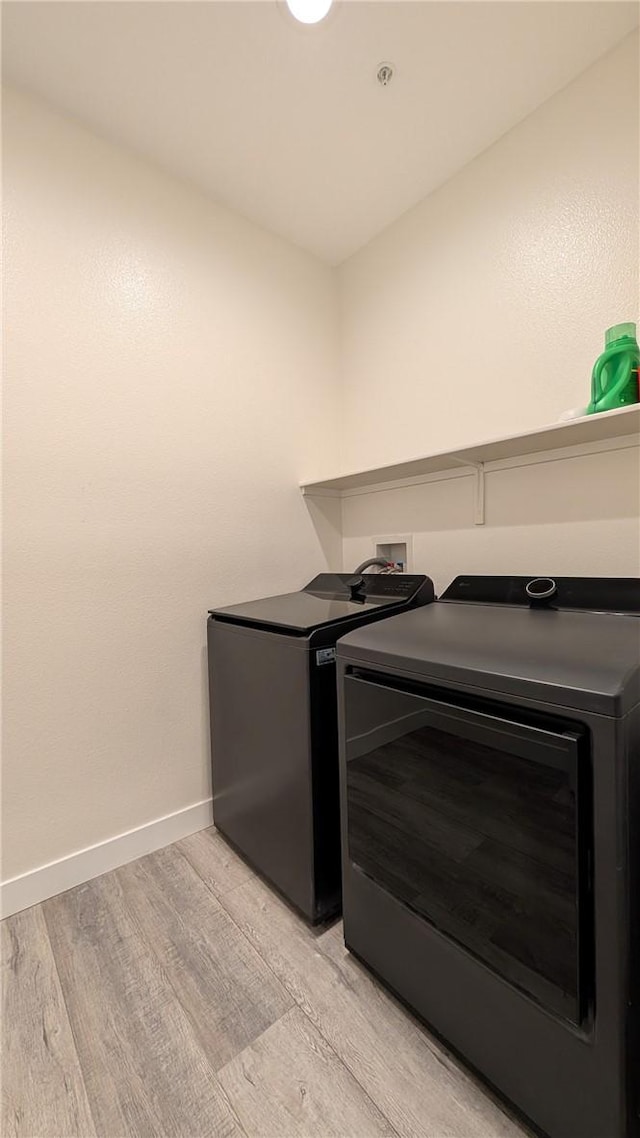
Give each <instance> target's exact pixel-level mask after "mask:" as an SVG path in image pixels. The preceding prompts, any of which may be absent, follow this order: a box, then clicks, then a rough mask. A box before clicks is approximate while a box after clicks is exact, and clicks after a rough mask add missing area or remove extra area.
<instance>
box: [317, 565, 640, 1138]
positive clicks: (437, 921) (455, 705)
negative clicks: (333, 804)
mask: <svg viewBox="0 0 640 1138" xmlns="http://www.w3.org/2000/svg"><path fill="white" fill-rule="evenodd" d="M639 613H640V582H639V581H638V580H636V579H624V580H602V579H589V578H557V579H556V580H555V581H554V580H551V579H548V578H544V579H540V578H538V579H534V580H532V579H530V578H526V577H522V578H518V577H515V578H514V577H458V578H457V579H456V580H455V581H454V582H453V584H452V585H451V586H450V587H449V588H448V589H447V590H446V592H445V593H444V595H443V597H442V598H441V599H440V601H438V602H437V603H436V604H433V605H429V606H428V607H426V608H423V609H420V610H418V611H416V612H409V613H406V614H403V615H400V616H398V617H394V618H393V619H391V620H388V621H385V622H384V623H383V624H380V625H378V626H376V627H373V628H363V629H358V630H357V631H356V632H352V633H349V634H348V635H347V636H345V637H344V638H343V639H341V640H340V642H339V644H338V684H339V708H340V768H341V795H342V827H343V843H342V844H343V858H344V862H343V911H344V927H345V940H346V943H347V946H348V947H349V948H350V949H351V950H352V951H353V952H355V953H356V954H357V955H358V956H359V957H360V958H361V959H362V960H364V961H365V962H366V963H367V964H368V965H369V966H370V967H371V968H373V969H374V970H375V972H376V973H378V975H379V976H380V977H382V978H383V979H384V980H385V981H386V982H387V983H388V984H389V985H390V986H391V987H392V988H393V989H394V990H395V991H396V992H397V993H398V994H399V995H400V996H401V997H402V998H403V999H404V1000H405V1001H407V1002H408V1003H409V1004H410V1005H411V1006H412V1007H413V1008H414V1009H415V1010H416V1011H417V1012H418V1013H419V1015H421V1016H422V1017H423V1018H424V1019H425V1020H426V1021H427V1022H428V1023H429V1024H430V1025H431V1026H432V1027H433V1028H435V1030H436V1031H437V1032H438V1033H439V1034H440V1035H441V1036H442V1037H444V1039H445V1040H446V1041H447V1042H448V1043H449V1044H450V1045H451V1046H452V1047H453V1048H454V1049H456V1050H457V1051H458V1052H459V1053H460V1054H461V1055H463V1056H464V1057H466V1059H467V1060H468V1061H469V1062H470V1063H471V1064H472V1065H473V1066H474V1067H475V1068H477V1070H478V1071H480V1072H481V1073H482V1074H483V1075H484V1076H485V1077H486V1078H487V1080H489V1081H490V1082H491V1083H492V1084H493V1085H494V1086H495V1087H496V1088H497V1089H498V1090H499V1091H501V1092H502V1093H503V1094H504V1095H505V1096H506V1097H507V1098H508V1099H509V1100H511V1102H512V1103H514V1104H515V1105H516V1106H517V1107H519V1108H520V1110H522V1111H523V1112H524V1113H525V1114H526V1115H527V1116H528V1117H529V1118H530V1119H532V1120H533V1121H534V1122H535V1123H536V1124H537V1126H538V1127H540V1128H541V1129H542V1130H543V1131H545V1132H546V1133H547V1134H549V1135H551V1136H552V1138H631V1136H634V1138H635V1136H637V1135H638V1134H640V1117H639V1111H640V849H639V844H640V620H639V619H638V614H639Z"/></svg>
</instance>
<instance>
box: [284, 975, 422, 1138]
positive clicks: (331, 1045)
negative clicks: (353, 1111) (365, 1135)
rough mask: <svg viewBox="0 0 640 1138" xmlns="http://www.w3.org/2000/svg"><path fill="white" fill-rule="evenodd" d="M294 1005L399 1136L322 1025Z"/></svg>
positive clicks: (298, 1005)
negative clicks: (327, 1035)
mask: <svg viewBox="0 0 640 1138" xmlns="http://www.w3.org/2000/svg"><path fill="white" fill-rule="evenodd" d="M323 955H324V954H323ZM296 1006H297V1007H298V1008H299V1009H300V1011H301V1012H302V1014H303V1016H304V1017H305V1019H306V1020H308V1022H309V1023H310V1024H311V1027H312V1028H313V1029H314V1030H315V1031H317V1032H318V1035H320V1036H322V1038H323V1040H324V1042H325V1043H326V1045H327V1047H328V1048H329V1050H330V1051H331V1053H332V1054H333V1055H334V1057H335V1059H336V1060H337V1062H338V1063H339V1064H340V1066H341V1067H344V1069H345V1071H347V1073H348V1074H349V1075H351V1078H352V1079H353V1081H354V1083H357V1085H358V1086H359V1088H360V1090H361V1091H362V1093H363V1095H364V1097H365V1098H366V1100H367V1102H370V1103H371V1105H372V1106H373V1107H374V1109H375V1110H377V1111H378V1112H379V1114H381V1115H382V1117H383V1118H384V1120H385V1122H386V1123H387V1125H388V1127H389V1130H390V1132H391V1133H392V1134H395V1135H396V1138H400V1131H399V1130H397V1129H396V1127H395V1126H394V1125H393V1123H392V1122H391V1120H390V1119H389V1117H388V1115H387V1114H386V1113H385V1111H384V1110H383V1109H382V1107H381V1106H380V1105H379V1103H377V1102H376V1100H375V1099H374V1098H373V1097H372V1096H371V1094H370V1093H369V1091H368V1090H366V1088H365V1087H364V1086H363V1085H362V1083H361V1081H360V1079H359V1078H358V1076H357V1075H356V1074H355V1072H354V1071H352V1070H351V1068H350V1066H349V1064H348V1063H347V1062H346V1060H345V1059H343V1058H342V1056H341V1055H338V1052H337V1051H336V1049H335V1047H334V1046H333V1044H332V1043H331V1041H330V1040H329V1039H327V1037H326V1035H325V1033H324V1031H323V1030H322V1027H321V1026H320V1025H319V1024H317V1023H314V1022H313V1020H312V1019H311V1016H310V1015H309V1014H308V1013H307V1012H306V1011H305V1009H304V1008H303V1007H302V1005H301V1004H299V1003H297V1001H296Z"/></svg>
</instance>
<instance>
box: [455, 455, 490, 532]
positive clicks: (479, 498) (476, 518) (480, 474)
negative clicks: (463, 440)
mask: <svg viewBox="0 0 640 1138" xmlns="http://www.w3.org/2000/svg"><path fill="white" fill-rule="evenodd" d="M450 458H451V461H452V462H457V463H458V464H459V465H460V466H470V467H471V469H472V470H474V471H475V480H474V481H475V488H474V495H473V498H474V503H473V524H474V526H483V525H484V473H485V471H484V462H470V461H469V459H468V458H458V457H457V455H454V454H452V455H450Z"/></svg>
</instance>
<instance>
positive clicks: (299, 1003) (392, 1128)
mask: <svg viewBox="0 0 640 1138" xmlns="http://www.w3.org/2000/svg"><path fill="white" fill-rule="evenodd" d="M205 884H206V882H205ZM242 884H246V882H242ZM236 888H238V889H239V888H241V886H240V885H239V886H237V887H236ZM229 892H235V889H234V890H229ZM220 904H221V905H223V907H224V909H225V912H226V913H228V916H229V918H230V920H231V921H233V923H234V925H235V926H236V928H237V929H238V930H239V931H240V932H241V933H242V935H243V936H245V937H246V939H247V940H248V941H249V944H251V945H252V947H253V948H254V949H255V951H256V952H257V953H258V955H259V956H260V958H261V959H262V960H263V961H264V963H265V965H266V966H267V968H268V969H269V971H270V972H271V974H272V975H273V976H275V978H276V980H278V981H279V983H280V984H282V986H283V987H284V988H285V989H286V991H287V992H288V994H289V996H290V997H291V999H292V1000H293V1004H292V1007H291V1008H289V1009H288V1011H286V1012H283V1014H282V1016H280V1017H279V1019H282V1018H283V1017H284V1016H285V1015H288V1014H289V1012H290V1011H291V1010H292V1008H298V1009H299V1010H300V1011H301V1012H302V1014H303V1015H304V1017H305V1019H306V1020H307V1021H308V1022H309V1023H310V1024H311V1027H312V1028H313V1029H314V1030H315V1031H317V1032H318V1034H319V1035H320V1036H321V1037H322V1039H323V1040H324V1042H325V1043H326V1044H327V1046H328V1047H329V1049H330V1051H331V1053H332V1055H333V1056H334V1057H335V1059H336V1060H337V1062H338V1063H339V1064H340V1066H341V1067H344V1069H345V1070H346V1071H347V1072H348V1073H349V1075H350V1076H351V1078H352V1079H353V1080H354V1082H355V1083H357V1085H358V1087H359V1088H360V1090H361V1091H362V1094H363V1095H364V1096H365V1098H366V1099H367V1101H368V1102H370V1103H371V1104H372V1105H373V1106H374V1107H375V1109H376V1110H377V1111H379V1113H380V1114H381V1115H382V1117H383V1118H384V1120H385V1122H386V1123H387V1124H388V1126H389V1129H390V1131H391V1133H393V1134H395V1135H397V1136H398V1138H399V1131H398V1130H397V1129H396V1128H395V1126H393V1125H392V1123H391V1122H390V1120H389V1118H388V1116H387V1114H386V1113H385V1111H384V1110H383V1109H382V1107H381V1106H380V1105H379V1104H378V1103H377V1102H376V1101H375V1099H373V1098H372V1097H371V1095H370V1094H369V1092H368V1091H367V1090H365V1088H364V1086H363V1085H362V1083H361V1081H360V1079H359V1078H358V1076H357V1075H356V1074H355V1072H354V1071H352V1070H351V1067H350V1066H349V1064H348V1063H347V1062H346V1061H345V1060H344V1059H343V1058H342V1056H340V1055H338V1053H337V1051H336V1049H335V1048H334V1047H333V1045H332V1043H331V1042H330V1041H329V1039H327V1037H326V1035H325V1033H324V1031H323V1030H322V1027H321V1026H319V1024H317V1023H314V1021H313V1020H312V1018H311V1016H310V1015H308V1013H307V1012H306V1011H305V1008H304V1006H303V1003H302V1001H301V1000H299V999H298V998H297V997H296V995H295V994H294V993H293V992H292V991H291V989H290V988H289V987H288V985H287V983H286V981H284V980H281V979H280V978H279V977H278V976H277V975H276V973H275V971H274V970H273V969H272V968H271V965H270V964H269V962H268V960H266V958H265V957H264V956H263V954H262V953H261V952H260V950H259V948H257V946H256V945H254V944H253V942H252V941H251V940H250V938H249V937H248V936H247V935H246V933H245V932H244V930H243V929H242V928H240V926H239V925H238V923H237V921H236V920H235V919H234V917H233V915H232V914H231V913H229V912H228V909H227V908H226V906H224V902H223V901H222V900H221V901H220ZM318 951H319V952H320V953H321V955H322V957H323V958H324V959H325V960H327V961H328V962H329V963H330V964H332V965H334V966H335V961H332V960H331V957H329V956H327V954H326V953H325V952H323V951H322V949H319V950H318ZM275 1022H279V1021H278V1020H276V1021H275ZM265 1030H266V1031H268V1030H269V1029H268V1028H266V1029H265ZM261 1034H264V1032H262V1033H261ZM257 1038H260V1037H259V1036H258V1037H257ZM250 1046H251V1044H249V1045H248V1047H250ZM244 1050H247V1048H245V1049H244ZM240 1054H242V1052H240Z"/></svg>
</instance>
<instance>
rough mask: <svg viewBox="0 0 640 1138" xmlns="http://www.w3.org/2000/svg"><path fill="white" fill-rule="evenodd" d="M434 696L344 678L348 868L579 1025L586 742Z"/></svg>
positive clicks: (585, 918)
mask: <svg viewBox="0 0 640 1138" xmlns="http://www.w3.org/2000/svg"><path fill="white" fill-rule="evenodd" d="M435 695H436V696H437V698H434V694H433V693H431V694H426V692H425V691H424V689H421V688H420V687H419V686H418V685H416V686H415V687H413V688H412V687H411V686H410V685H400V684H398V685H396V686H391V685H388V684H386V683H384V682H373V680H372V679H370V678H365V677H362V676H360V677H358V676H349V677H347V679H346V709H347V715H346V721H347V828H348V851H349V857H350V859H351V862H352V863H353V864H354V865H355V866H357V867H358V868H359V869H360V870H362V872H364V873H366V874H367V875H368V876H369V877H371V878H372V879H373V880H374V881H375V882H376V883H377V884H378V885H380V886H381V887H382V888H384V889H386V890H388V892H390V893H392V894H393V896H394V897H396V898H398V899H399V900H400V901H402V902H403V903H404V904H405V905H407V906H409V907H410V908H411V909H412V910H413V911H414V912H415V913H417V914H418V915H419V916H420V917H422V918H424V919H425V920H426V921H429V922H430V923H431V924H432V925H433V926H434V927H435V928H436V929H437V930H438V931H439V933H441V934H443V935H445V936H447V937H448V938H450V939H452V940H454V941H456V942H457V943H458V944H459V945H461V946H462V947H463V948H464V949H465V950H467V951H468V952H470V953H472V954H473V955H474V956H475V957H477V958H478V959H480V960H482V961H483V962H484V963H485V964H487V965H489V967H491V968H492V969H493V970H494V971H496V972H497V973H499V974H500V975H501V976H502V977H504V978H505V979H507V980H509V981H510V982H511V983H512V984H514V985H515V986H517V987H519V988H520V989H522V990H523V991H524V992H526V993H528V994H529V995H530V996H532V997H534V998H535V999H536V1000H538V1001H539V1002H540V1003H542V1004H544V1005H545V1006H546V1007H547V1008H549V1009H550V1010H552V1011H554V1012H556V1013H557V1014H559V1015H561V1016H563V1017H565V1018H567V1019H570V1020H572V1021H573V1022H576V1023H579V1022H581V1020H582V1019H583V1018H584V1015H585V1013H586V1008H587V1004H588V998H589V991H590V981H589V977H590V972H591V966H590V963H589V955H590V949H589V944H590V938H591V918H590V916H589V913H590V904H591V903H590V898H589V884H588V877H589V845H590V838H591V824H590V789H589V781H590V779H589V771H588V754H585V749H584V737H583V732H582V731H581V729H580V727H579V726H576V725H567V724H561V723H559V722H551V721H548V720H545V721H544V725H543V726H541V725H539V723H538V724H536V725H534V724H533V723H532V722H531V721H530V722H522V721H521V720H520V719H519V718H517V717H516V716H517V711H516V712H515V714H514V709H513V708H508V709H506V708H498V709H497V710H496V709H495V708H489V707H488V706H487V705H484V707H483V705H477V704H476V705H471V703H470V702H469V701H468V702H467V705H466V706H460V704H459V703H457V704H454V703H453V702H449V700H451V701H453V700H454V699H455V696H453V695H452V694H451V693H446V692H436V693H435ZM507 716H509V718H507Z"/></svg>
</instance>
